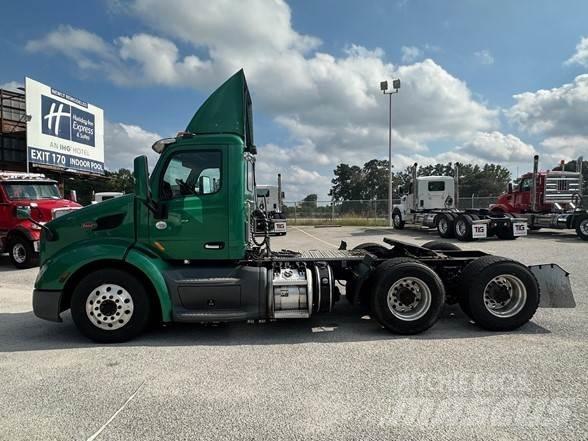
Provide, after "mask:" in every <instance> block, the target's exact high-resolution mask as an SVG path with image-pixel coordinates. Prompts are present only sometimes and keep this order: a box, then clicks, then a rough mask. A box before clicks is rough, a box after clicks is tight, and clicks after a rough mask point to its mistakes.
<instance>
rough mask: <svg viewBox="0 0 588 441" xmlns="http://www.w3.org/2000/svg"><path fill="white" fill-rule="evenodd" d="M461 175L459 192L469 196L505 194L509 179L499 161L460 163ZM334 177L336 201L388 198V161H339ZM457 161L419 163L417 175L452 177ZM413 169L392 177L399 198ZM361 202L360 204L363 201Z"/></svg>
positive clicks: (351, 207) (351, 208)
mask: <svg viewBox="0 0 588 441" xmlns="http://www.w3.org/2000/svg"><path fill="white" fill-rule="evenodd" d="M456 165H458V166H459V174H460V195H461V196H464V197H470V196H472V195H473V194H476V195H477V196H494V195H498V194H500V193H502V192H503V191H504V189H505V188H506V185H507V184H508V182H509V181H510V178H511V176H510V172H509V171H508V169H506V168H505V167H503V166H501V165H497V164H484V165H483V166H482V167H480V166H479V165H472V164H461V163H457V164H456ZM334 174H335V178H334V179H333V180H332V181H331V182H332V184H333V186H332V187H331V191H330V192H329V195H331V196H332V197H333V199H334V200H335V201H351V200H354V201H355V200H360V199H361V200H373V199H380V200H386V199H388V161H386V160H378V159H372V160H371V161H368V162H366V163H365V164H364V165H363V168H360V167H358V166H350V165H348V164H339V165H338V166H337V168H336V169H335V170H334ZM453 174H454V164H453V163H451V162H449V163H446V164H434V165H426V166H420V167H418V170H417V176H453ZM411 176H412V168H411V167H407V168H406V169H405V170H404V171H399V172H395V173H394V174H393V176H392V182H393V184H392V187H393V193H394V195H395V196H396V197H397V196H398V193H397V189H398V187H399V186H403V187H404V185H405V184H406V183H407V182H408V181H410V179H411ZM360 205H361V204H360ZM343 207H344V209H345V210H346V211H354V210H359V209H360V208H361V207H360V206H358V204H357V203H353V204H351V203H348V204H344V205H343Z"/></svg>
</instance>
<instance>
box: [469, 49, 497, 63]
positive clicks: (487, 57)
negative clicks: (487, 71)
mask: <svg viewBox="0 0 588 441" xmlns="http://www.w3.org/2000/svg"><path fill="white" fill-rule="evenodd" d="M474 57H476V60H478V63H480V64H486V65H490V64H494V57H493V56H492V54H491V53H490V51H489V50H488V49H483V50H481V51H477V52H474Z"/></svg>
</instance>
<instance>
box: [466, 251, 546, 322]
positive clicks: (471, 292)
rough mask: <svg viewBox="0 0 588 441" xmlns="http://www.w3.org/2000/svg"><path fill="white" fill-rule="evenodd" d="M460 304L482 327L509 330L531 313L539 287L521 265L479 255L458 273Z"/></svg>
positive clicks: (531, 275)
mask: <svg viewBox="0 0 588 441" xmlns="http://www.w3.org/2000/svg"><path fill="white" fill-rule="evenodd" d="M460 305H461V306H462V309H463V310H464V312H465V313H466V314H468V315H469V316H470V317H471V318H472V319H473V320H474V321H475V322H476V323H477V324H478V325H480V326H481V327H482V328H484V329H488V330H491V331H511V330H513V329H517V328H518V327H520V326H522V325H524V324H525V323H527V322H528V321H529V320H531V318H532V317H533V315H534V314H535V311H536V310H537V307H538V306H539V286H538V284H537V280H536V279H535V276H533V274H532V273H531V271H529V269H528V268H527V267H526V266H524V265H523V264H521V263H518V262H515V261H512V260H510V259H506V258H504V257H498V256H483V257H480V258H478V259H476V260H474V261H473V262H471V263H469V264H468V265H467V266H466V267H465V268H464V270H463V272H462V281H461V286H460Z"/></svg>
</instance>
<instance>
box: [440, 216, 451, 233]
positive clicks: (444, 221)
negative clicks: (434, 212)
mask: <svg viewBox="0 0 588 441" xmlns="http://www.w3.org/2000/svg"><path fill="white" fill-rule="evenodd" d="M438 226H439V232H441V233H443V234H445V233H447V230H448V229H449V225H448V223H447V219H445V218H444V217H442V218H441V219H439V223H438Z"/></svg>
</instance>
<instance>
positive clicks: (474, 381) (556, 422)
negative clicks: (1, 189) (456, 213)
mask: <svg viewBox="0 0 588 441" xmlns="http://www.w3.org/2000/svg"><path fill="white" fill-rule="evenodd" d="M386 235H388V236H392V237H396V238H399V239H401V240H405V241H409V242H415V243H422V242H424V241H427V240H433V239H435V238H436V237H435V236H434V235H433V234H430V233H426V232H420V231H408V230H406V231H401V232H390V231H387V230H386V229H381V228H380V229H378V228H369V229H366V228H360V227H341V228H325V229H323V228H321V229H319V228H312V227H300V228H291V229H290V232H289V233H288V235H287V236H286V237H281V238H276V239H274V240H273V241H272V244H273V248H274V249H278V248H282V247H283V248H290V249H316V248H326V247H331V246H337V245H338V244H339V241H340V240H341V239H343V240H346V241H347V243H348V245H349V246H350V247H352V246H355V245H357V244H359V243H362V242H379V241H381V239H382V238H383V237H384V236H386ZM461 246H463V248H467V249H482V250H484V251H487V252H490V253H494V254H498V255H503V256H507V257H512V258H514V259H517V260H520V261H522V262H524V263H526V264H536V263H545V262H555V263H558V264H559V265H561V266H562V267H563V268H564V269H566V270H567V271H568V272H570V273H571V281H572V285H573V289H574V294H575V298H576V302H577V307H576V308H575V309H553V310H552V309H540V310H539V311H538V313H537V314H536V315H535V318H534V319H533V321H532V322H531V323H529V324H527V325H525V326H524V327H523V328H521V329H519V330H517V331H515V332H511V333H502V334H501V333H490V332H486V331H482V330H480V329H478V328H477V327H476V326H475V325H474V324H472V323H470V322H468V320H467V319H466V318H465V316H464V315H463V314H462V313H461V312H460V311H459V309H458V308H456V307H447V308H446V309H445V311H444V314H443V317H442V318H441V320H440V321H439V322H438V323H437V324H436V325H435V326H434V327H433V328H432V329H430V330H429V331H427V332H425V333H423V334H421V335H418V336H413V337H402V336H396V335H391V334H389V333H388V332H387V331H385V330H383V329H381V328H380V327H378V326H376V324H375V323H374V322H373V320H370V319H369V318H368V317H365V316H363V317H362V314H361V313H360V312H358V311H355V310H353V309H352V308H350V307H349V306H348V305H347V303H346V302H345V301H344V300H343V301H341V302H339V303H338V304H337V312H336V313H335V314H331V315H322V316H314V317H313V318H312V319H311V320H293V321H280V322H273V323H265V324H229V325H220V326H198V325H182V326H179V325H170V326H166V327H161V328H158V329H154V330H152V331H150V332H149V333H147V334H146V335H144V336H142V337H141V338H139V339H137V340H134V341H132V342H129V343H125V344H120V345H110V346H108V345H97V344H94V343H91V342H89V341H88V340H86V339H85V338H84V337H82V336H81V335H80V334H78V332H77V330H76V329H75V327H74V325H73V322H72V320H71V317H70V316H69V313H66V314H64V315H63V316H64V323H62V324H57V323H50V322H45V321H42V320H38V319H36V318H35V317H34V315H33V313H32V311H31V309H32V308H31V292H32V287H33V283H34V279H35V276H36V272H37V269H30V270H21V271H17V270H14V269H13V268H12V267H11V266H10V264H9V262H8V258H7V257H6V256H0V372H1V373H2V379H1V381H0V439H2V440H21V439H22V440H25V439H26V440H37V439H38V440H62V439H63V440H71V439H74V440H88V439H98V440H130V439H140V440H160V439H186V440H187V439H227V440H234V439H248V440H251V439H261V440H272V439H275V440H284V439H317V440H319V439H321V440H322V439H330V440H340V439H349V440H352V439H353V440H355V439H362V440H367V439H373V440H381V439H401V440H423V439H431V440H433V439H434V440H456V439H460V440H461V439H463V440H473V439H488V440H512V439H528V440H537V439H569V440H579V439H588V405H587V399H586V397H588V375H587V374H586V372H587V369H588V344H587V341H588V340H587V339H588V320H587V313H588V264H587V262H588V243H586V242H583V241H581V240H579V239H578V238H577V237H576V236H575V235H573V234H571V233H564V232H557V231H552V232H549V231H545V232H541V233H537V234H532V235H530V236H529V237H527V238H524V239H519V240H517V241H514V242H501V241H496V240H488V241H484V242H475V243H468V244H463V245H461ZM313 328H314V331H315V332H313ZM316 331H321V332H316Z"/></svg>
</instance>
